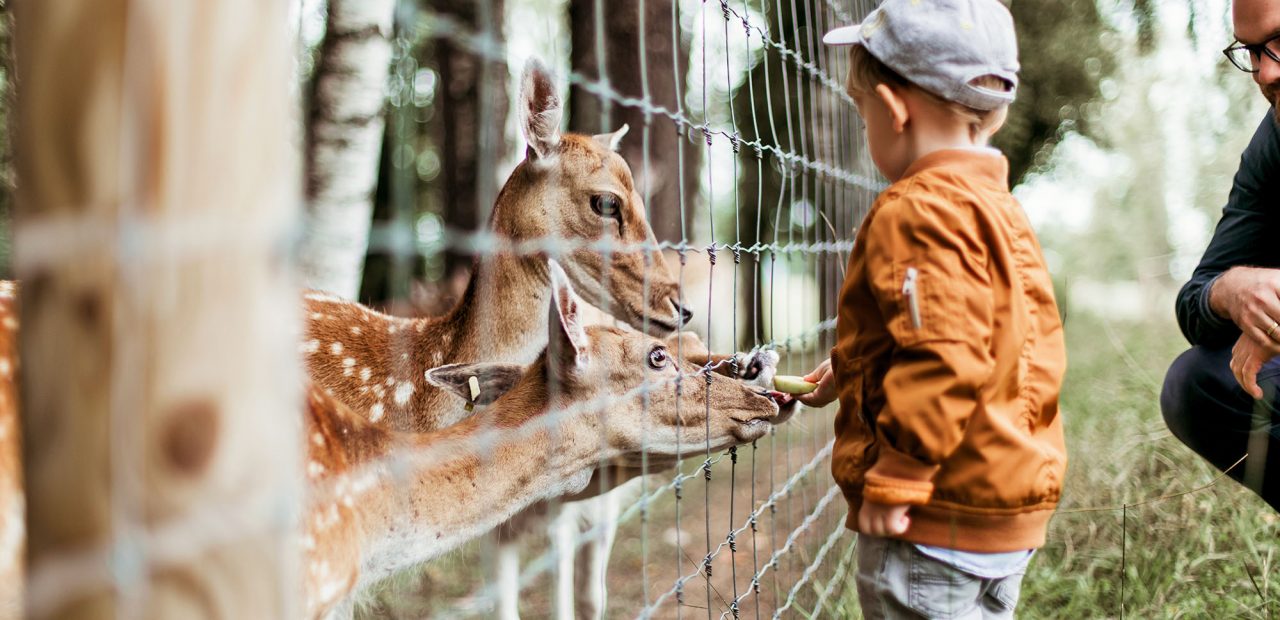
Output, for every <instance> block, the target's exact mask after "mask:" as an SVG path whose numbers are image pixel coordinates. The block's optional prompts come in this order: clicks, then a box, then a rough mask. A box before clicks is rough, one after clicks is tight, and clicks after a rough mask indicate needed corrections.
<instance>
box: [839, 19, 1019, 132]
mask: <svg viewBox="0 0 1280 620" xmlns="http://www.w3.org/2000/svg"><path fill="white" fill-rule="evenodd" d="M822 42H823V43H826V44H828V45H861V46H863V47H865V48H866V49H867V51H868V52H870V53H871V55H872V56H875V57H876V58H877V59H879V60H880V62H883V63H884V64H886V65H888V66H889V68H890V69H893V70H894V71H897V72H898V73H899V74H900V75H902V77H904V78H907V79H908V80H910V81H911V82H912V83H913V84H915V85H917V86H919V87H921V88H923V89H925V90H928V91H929V92H931V93H933V94H935V95H938V96H939V97H942V98H943V99H947V100H949V101H954V102H956V103H960V104H963V105H966V106H969V107H971V108H975V109H978V110H994V109H996V108H998V107H1000V106H1002V105H1007V104H1009V103H1012V102H1013V99H1014V95H1015V92H1016V90H1017V85H1018V41H1017V36H1016V35H1015V34H1014V30H1013V16H1012V15H1010V14H1009V10H1008V9H1006V8H1005V6H1004V5H1003V4H1001V3H1000V2H999V0H884V2H883V3H882V4H881V5H880V6H879V7H877V8H876V9H875V10H874V11H872V12H871V13H869V14H867V17H866V18H865V19H863V20H862V23H861V24H855V25H853V26H844V27H842V28H836V29H835V30H832V31H831V32H828V33H827V34H826V36H824V37H822ZM984 75H994V76H996V77H999V78H1001V79H1003V80H1005V81H1007V82H1009V84H1010V85H1012V86H1013V88H1011V89H1010V90H1009V91H1008V92H1003V91H998V90H992V89H989V88H982V87H980V86H974V85H972V84H970V83H969V82H970V81H971V80H973V79H974V78H977V77H981V76H984Z"/></svg>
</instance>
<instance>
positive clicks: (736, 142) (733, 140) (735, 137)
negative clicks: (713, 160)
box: [729, 131, 742, 155]
mask: <svg viewBox="0 0 1280 620" xmlns="http://www.w3.org/2000/svg"><path fill="white" fill-rule="evenodd" d="M741 141H742V136H740V135H739V134H738V132H736V131H735V132H733V133H731V134H729V146H730V147H732V148H733V154H734V155H737V154H738V150H739V149H740V148H741V147H740V143H741Z"/></svg>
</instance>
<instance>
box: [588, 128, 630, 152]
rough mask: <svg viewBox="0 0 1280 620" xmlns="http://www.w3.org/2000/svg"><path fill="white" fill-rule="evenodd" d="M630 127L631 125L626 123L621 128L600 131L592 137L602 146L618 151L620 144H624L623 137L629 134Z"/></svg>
mask: <svg viewBox="0 0 1280 620" xmlns="http://www.w3.org/2000/svg"><path fill="white" fill-rule="evenodd" d="M630 129H631V126H630V125H627V124H625V123H624V124H623V125H622V127H621V128H619V129H618V130H617V131H615V132H613V133H599V134H596V135H594V136H591V139H593V140H595V141H596V142H597V143H598V144H599V145H600V146H603V147H605V148H607V149H609V150H610V151H614V152H616V151H617V150H618V146H619V145H621V144H622V138H623V137H624V136H626V135H627V131H629V130H630Z"/></svg>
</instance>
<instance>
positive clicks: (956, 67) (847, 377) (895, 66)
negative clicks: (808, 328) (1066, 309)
mask: <svg viewBox="0 0 1280 620" xmlns="http://www.w3.org/2000/svg"><path fill="white" fill-rule="evenodd" d="M823 40H824V41H825V42H826V43H828V44H832V45H852V46H853V48H852V50H851V59H852V63H851V67H850V70H849V78H848V90H849V93H850V95H851V96H852V97H853V99H854V101H855V102H856V103H857V106H858V112H859V114H860V115H861V116H862V118H863V120H864V122H865V125H866V132H867V143H868V147H869V149H870V151H871V158H872V160H873V161H874V162H875V165H876V167H877V168H879V169H880V172H882V173H883V174H884V176H885V177H886V178H888V179H889V180H890V181H892V182H893V184H892V185H891V186H890V187H889V188H888V189H886V190H885V191H884V193H883V194H881V195H880V197H879V198H878V199H877V200H876V203H875V204H874V205H873V206H872V208H871V211H870V212H869V213H868V214H867V216H866V219H865V220H864V221H863V224H862V227H861V229H860V230H859V231H858V235H857V240H856V241H855V243H854V247H853V253H852V256H851V257H850V259H849V268H848V271H847V275H846V277H845V281H844V286H843V288H842V290H841V292H840V310H839V316H838V318H837V322H836V339H837V343H836V346H835V348H834V349H832V351H831V359H829V360H828V361H826V362H824V363H823V364H822V365H820V366H819V367H818V368H817V369H816V370H814V371H813V372H812V373H810V374H809V375H808V376H807V377H806V378H807V379H809V380H810V381H814V382H816V383H818V385H819V387H818V389H817V390H816V391H815V392H813V393H812V394H810V395H808V396H806V397H801V399H800V400H801V402H804V403H807V404H809V405H813V406H821V405H824V404H827V403H829V402H831V401H832V400H834V399H835V398H836V397H839V399H840V412H839V414H838V415H837V417H836V423H835V427H836V428H835V430H836V444H835V452H834V455H833V457H832V465H831V467H832V473H833V475H834V476H835V479H836V482H837V483H838V484H839V485H840V487H841V489H842V490H843V492H844V495H845V498H846V499H847V500H848V502H849V521H848V526H849V527H850V528H852V529H854V530H856V531H857V532H859V534H860V535H859V538H858V577H857V587H858V596H859V599H860V601H861V603H862V609H863V613H864V614H865V616H866V617H867V618H871V619H874V618H918V617H921V616H924V617H930V618H932V617H945V618H960V617H963V618H1011V617H1013V609H1014V606H1015V605H1016V604H1017V600H1018V593H1019V586H1020V584H1021V580H1022V575H1023V572H1024V571H1025V569H1026V565H1027V561H1028V559H1029V558H1030V556H1031V552H1032V550H1033V549H1035V548H1036V547H1039V546H1041V545H1042V544H1044V538H1045V528H1046V526H1047V524H1048V521H1049V517H1050V516H1051V515H1052V514H1053V511H1054V508H1055V506H1056V505H1057V501H1058V497H1059V493H1060V490H1061V485H1062V478H1063V474H1064V473H1065V468H1066V452H1065V448H1064V444H1063V437H1062V421H1061V417H1060V416H1059V415H1058V392H1059V389H1060V386H1061V382H1062V375H1063V371H1064V369H1065V367H1066V356H1065V351H1064V347H1063V340H1062V325H1061V323H1060V321H1059V319H1058V310H1057V306H1056V304H1055V302H1054V299H1053V286H1052V283H1051V281H1050V278H1049V274H1048V272H1047V270H1046V269H1045V265H1044V259H1043V257H1042V255H1041V251H1040V247H1039V244H1038V242H1037V241H1036V237H1035V234H1034V233H1033V232H1032V230H1031V227H1030V225H1029V224H1028V222H1027V219H1026V216H1025V215H1024V214H1023V212H1022V209H1021V207H1020V206H1019V205H1018V203H1017V201H1016V200H1014V198H1013V196H1012V195H1011V194H1010V193H1009V187H1008V181H1007V179H1006V177H1007V176H1008V162H1007V161H1006V160H1005V159H1004V157H1003V156H1002V155H1001V154H1000V152H999V151H996V150H995V149H992V148H990V147H988V146H987V139H988V138H989V137H990V136H991V135H992V134H994V133H995V132H996V130H998V129H999V128H1000V125H1001V124H1002V123H1003V122H1004V118H1005V114H1006V111H1007V108H1008V105H1009V103H1010V102H1012V101H1013V98H1014V90H1015V88H1016V85H1017V80H1018V78H1017V70H1018V60H1017V45H1016V42H1015V37H1014V31H1013V20H1012V18H1011V17H1010V15H1009V12H1008V11H1007V10H1006V9H1005V8H1004V6H1003V5H1002V4H1000V3H999V2H998V1H997V0H885V1H884V2H883V3H882V4H881V5H880V7H879V8H878V9H876V10H875V11H873V12H872V13H871V14H870V15H868V16H867V18H866V19H865V20H864V21H863V22H862V23H861V24H858V25H855V26H848V27H844V28H838V29H836V30H833V31H831V32H829V33H827V35H826V37H824V39H823Z"/></svg>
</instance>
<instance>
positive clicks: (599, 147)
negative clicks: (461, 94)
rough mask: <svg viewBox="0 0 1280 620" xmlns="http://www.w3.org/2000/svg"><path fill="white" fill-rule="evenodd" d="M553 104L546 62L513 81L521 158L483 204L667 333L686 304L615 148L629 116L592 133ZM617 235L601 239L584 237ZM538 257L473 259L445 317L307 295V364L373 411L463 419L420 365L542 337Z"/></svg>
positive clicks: (356, 404)
mask: <svg viewBox="0 0 1280 620" xmlns="http://www.w3.org/2000/svg"><path fill="white" fill-rule="evenodd" d="M561 108H562V106H561V102H560V98H559V96H558V95H557V94H556V89H555V84H554V82H553V80H552V78H551V76H550V74H549V73H548V72H547V70H546V68H545V67H543V65H542V64H541V63H540V62H539V61H537V60H536V59H535V60H531V61H530V62H529V63H528V64H527V66H526V67H525V69H524V72H523V75H522V77H521V79H520V95H519V104H518V113H519V119H520V126H521V130H522V131H523V133H524V136H525V138H526V140H527V141H528V148H527V149H526V151H525V153H526V156H525V159H524V161H522V162H521V163H520V164H519V165H518V166H516V168H515V170H514V171H513V172H512V173H511V176H510V177H509V178H508V180H507V182H506V184H505V185H504V186H503V187H502V189H501V191H500V192H499V194H498V197H497V200H496V202H495V204H494V207H493V211H492V214H491V216H490V221H489V228H490V229H491V231H492V232H493V233H494V235H495V236H496V237H497V238H499V239H502V240H505V241H507V242H510V243H512V244H520V243H522V242H539V241H549V242H552V243H555V244H559V245H561V246H563V247H566V248H568V249H567V250H566V251H565V252H564V253H563V254H561V255H560V256H558V257H557V258H558V259H559V260H560V262H561V264H562V265H563V267H564V270H565V272H566V273H567V274H568V275H569V279H570V280H571V281H572V282H573V284H574V286H575V287H576V289H577V290H578V291H580V292H581V295H582V297H583V299H585V300H586V302H587V303H589V304H591V305H593V306H595V307H597V308H603V309H605V310H606V311H608V312H609V313H611V314H612V315H613V316H615V317H617V318H618V319H620V320H622V321H623V322H625V323H627V324H629V325H631V326H633V327H635V328H637V329H640V330H642V331H644V332H646V333H648V334H650V335H655V336H665V335H667V334H670V333H672V332H674V331H676V330H678V329H679V328H680V327H681V326H683V325H684V324H685V323H687V322H688V321H689V319H690V317H691V314H690V313H689V311H688V310H686V309H685V308H684V307H683V306H682V305H681V304H680V301H679V287H678V285H677V282H676V280H675V278H673V277H672V275H671V272H670V270H669V269H668V268H667V265H666V262H665V259H664V258H663V256H662V253H661V252H659V251H657V249H656V248H657V243H656V241H655V239H654V236H653V231H652V230H651V229H650V227H649V224H648V222H647V221H646V219H645V210H644V203H643V202H642V200H641V198H640V194H639V193H638V191H637V188H636V187H635V185H634V182H633V180H632V176H631V171H630V168H628V166H627V163H626V161H624V160H623V159H622V157H621V156H619V155H618V154H617V153H616V152H614V148H616V147H617V145H618V142H619V141H620V140H621V139H622V137H623V136H624V135H625V134H626V132H627V128H626V127H625V126H624V127H623V128H622V129H620V130H618V131H616V132H614V133H612V134H601V135H596V136H587V135H577V134H563V135H562V134H561V133H560V130H559V126H560V117H561ZM599 243H612V244H614V247H616V248H617V249H615V250H611V251H607V252H606V251H601V249H600V248H599V247H592V244H599ZM546 264H547V263H546V259H545V256H537V255H534V254H533V253H532V252H530V251H528V250H526V251H512V249H511V248H502V247H499V248H497V249H496V250H495V251H492V252H484V253H482V254H481V255H480V256H478V257H477V260H476V262H475V267H474V269H473V272H472V275H471V280H470V282H469V283H468V285H467V288H466V292H465V293H464V294H463V296H462V298H461V299H460V300H459V302H458V303H457V304H456V305H455V306H454V307H453V309H452V310H450V311H449V312H447V313H446V314H445V315H443V316H439V317H428V318H399V317H392V316H387V315H384V314H381V313H377V312H374V311H372V310H370V309H368V308H366V307H364V306H361V305H359V304H356V303H353V302H349V301H345V300H342V299H338V298H336V297H332V296H329V295H326V294H323V293H311V294H308V295H306V304H305V305H306V317H305V330H306V333H305V336H304V341H303V344H302V350H303V354H304V356H305V360H306V365H307V370H308V372H309V375H310V376H311V378H312V380H314V381H315V382H316V384H317V385H319V386H321V387H323V388H325V389H328V390H329V391H330V392H332V393H333V395H334V396H335V397H336V398H337V399H338V400H339V401H342V402H343V403H346V404H347V405H349V406H350V407H351V408H352V409H354V410H355V411H357V412H361V413H367V415H368V417H369V420H370V421H373V422H376V423H379V424H381V425H383V426H386V427H387V428H394V429H399V430H418V431H428V430H434V429H438V428H443V427H445V426H448V425H450V424H453V423H455V422H457V421H459V420H461V419H463V418H465V417H467V415H468V413H467V411H466V409H465V407H464V406H463V404H462V403H459V402H457V401H456V400H454V399H451V398H449V397H448V395H447V394H445V393H444V392H443V391H442V390H440V389H438V388H436V387H435V386H432V385H430V384H429V383H427V381H426V374H425V373H426V370H427V369H429V368H433V367H436V366H441V365H444V364H446V363H469V362H476V361H481V360H485V361H490V362H510V363H515V364H527V363H529V362H531V361H533V359H534V357H536V356H537V354H538V352H539V351H540V350H542V348H543V347H544V346H546V335H545V333H544V332H543V330H542V329H540V327H541V309H545V308H546V307H547V304H548V303H549V300H550V296H549V291H550V287H549V278H548V274H547V267H546Z"/></svg>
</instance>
